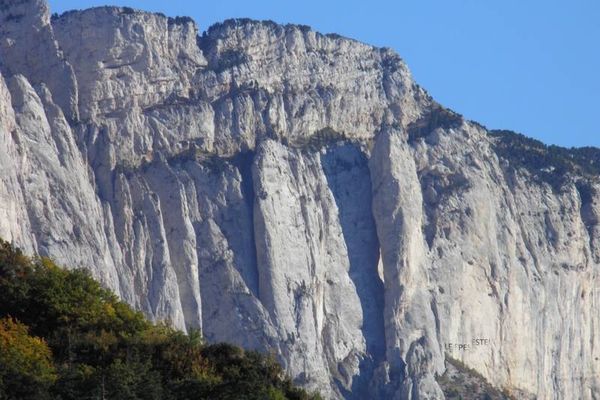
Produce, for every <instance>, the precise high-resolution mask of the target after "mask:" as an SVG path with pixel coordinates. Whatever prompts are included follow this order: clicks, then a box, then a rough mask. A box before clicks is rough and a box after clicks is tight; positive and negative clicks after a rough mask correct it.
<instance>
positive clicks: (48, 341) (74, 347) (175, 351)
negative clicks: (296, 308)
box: [0, 240, 319, 400]
mask: <svg viewBox="0 0 600 400" xmlns="http://www.w3.org/2000/svg"><path fill="white" fill-rule="evenodd" d="M318 398H319V397H318V395H309V394H307V393H306V392H304V391H303V390H301V389H299V388H296V387H294V386H293V385H292V382H291V381H290V379H289V378H287V377H286V376H285V374H284V372H283V370H282V368H281V367H280V366H279V364H277V363H276V361H275V360H274V359H273V357H268V356H264V355H261V354H259V353H257V352H251V351H244V350H242V349H241V348H238V347H235V346H231V345H228V344H217V345H206V344H204V343H203V341H202V339H201V337H200V335H199V334H198V333H197V332H192V333H191V334H189V335H185V334H183V333H181V332H178V331H176V330H174V329H172V328H170V327H168V326H166V325H155V324H152V323H150V322H149V321H148V320H146V319H145V318H144V316H143V315H142V314H141V313H139V312H136V311H134V310H132V309H131V308H130V307H129V306H128V305H126V304H125V303H123V302H121V301H119V300H118V299H117V298H116V296H115V295H113V294H112V293H111V292H109V291H108V290H105V289H104V288H102V287H101V286H100V285H99V284H98V283H97V282H96V281H95V280H93V279H92V278H91V277H90V276H89V275H88V274H87V273H86V272H85V271H82V270H77V271H67V270H64V269H61V268H59V267H57V266H56V265H55V264H54V263H53V262H52V261H50V260H48V259H46V258H35V259H31V258H28V257H26V256H24V255H23V254H22V253H21V251H19V250H17V249H14V248H13V247H11V246H10V245H9V244H8V243H6V242H4V241H1V240H0V399H6V400H12V399H15V400H16V399H19V400H26V399H40V400H44V399H61V400H68V399H73V400H74V399H113V400H121V399H127V400H137V399H143V400H153V399H157V400H158V399H167V400H169V399H186V400H188V399H189V400H192V399H261V400H262V399H272V400H275V399H276V400H283V399H294V400H309V399H318Z"/></svg>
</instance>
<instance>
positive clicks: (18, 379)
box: [0, 317, 56, 399]
mask: <svg viewBox="0 0 600 400" xmlns="http://www.w3.org/2000/svg"><path fill="white" fill-rule="evenodd" d="M55 380H56V371H55V369H54V365H53V363H52V354H51V353H50V349H49V348H48V346H47V345H46V342H45V341H44V340H43V339H40V338H37V337H33V336H30V335H29V332H28V330H27V327H26V326H25V325H23V324H21V323H20V322H18V321H16V320H14V319H12V318H10V317H6V318H3V319H1V320H0V398H2V399H45V398H49V388H50V387H51V385H52V384H53V383H54V381H55Z"/></svg>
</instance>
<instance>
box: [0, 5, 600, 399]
mask: <svg viewBox="0 0 600 400" xmlns="http://www.w3.org/2000/svg"><path fill="white" fill-rule="evenodd" d="M0 73H1V78H0V236H1V237H3V238H5V239H7V240H10V241H12V242H14V243H15V244H17V245H19V246H21V247H22V248H24V249H25V250H26V251H28V252H31V253H33V252H37V253H39V254H41V255H48V256H51V257H53V258H55V259H56V260H58V261H60V262H61V263H63V264H65V265H69V266H72V267H84V268H88V269H89V270H90V271H91V272H92V274H93V275H94V276H95V277H97V278H98V279H100V280H101V281H102V282H103V283H104V284H105V285H107V286H108V287H110V288H111V289H113V290H114V291H115V292H116V293H118V294H119V296H121V297H122V298H123V299H125V300H126V301H128V302H129V303H131V304H132V305H134V306H135V307H137V308H139V309H141V310H143V311H144V312H145V313H147V314H148V315H149V316H150V317H152V318H154V319H157V320H170V321H171V322H172V323H173V324H174V325H175V326H177V327H179V328H182V329H202V332H203V334H204V335H205V337H206V338H207V339H208V340H209V341H229V342H234V343H237V344H240V345H242V346H245V347H249V348H257V349H261V350H265V351H272V352H274V353H275V354H276V355H277V356H278V357H279V359H280V360H281V362H282V363H283V365H284V366H285V368H286V369H287V371H288V372H289V373H290V374H291V375H292V376H293V378H294V379H295V381H296V382H297V383H300V384H302V385H304V386H305V387H307V388H309V389H318V390H319V391H321V393H323V395H324V397H326V398H346V399H353V398H357V399H363V398H386V399H388V398H389V399H394V398H395V399H441V398H443V393H442V391H441V389H440V387H439V386H438V383H437V381H436V377H439V376H441V375H442V374H443V373H444V369H445V362H444V359H445V354H449V355H451V356H452V357H453V358H454V359H458V360H461V361H462V362H463V363H464V364H465V365H467V366H469V367H470V368H473V369H475V370H477V371H478V372H479V373H481V374H482V375H483V376H484V377H485V378H486V379H487V380H488V381H489V382H490V383H492V384H494V385H496V386H498V387H503V388H506V389H508V390H509V391H512V392H513V393H515V394H518V396H520V397H526V396H533V395H536V396H537V397H538V398H540V399H555V398H556V399H558V398H581V399H593V398H597V397H598V396H600V380H599V376H600V375H599V374H600V342H599V340H600V339H599V338H600V335H598V334H597V332H598V329H599V326H600V315H599V313H598V306H599V305H600V278H599V276H598V268H599V266H598V263H599V262H600V258H599V256H598V255H599V254H600V236H599V235H600V233H599V232H600V228H599V226H600V225H599V223H598V221H600V184H599V183H598V181H597V179H596V177H595V176H593V175H590V174H582V173H579V172H577V171H578V170H577V169H576V168H574V169H573V171H574V172H572V173H571V172H569V173H565V174H564V176H563V177H562V178H564V179H560V184H558V185H557V184H556V182H548V181H547V179H546V178H547V176H548V174H549V173H548V171H549V169H548V168H547V166H546V167H544V168H545V169H544V171H543V173H541V172H540V171H538V170H536V169H535V168H534V167H531V166H528V167H526V166H524V164H523V163H522V162H515V161H514V160H513V159H511V156H510V152H507V151H506V148H503V149H504V150H503V151H502V152H499V151H498V148H497V142H498V139H497V138H495V137H493V136H490V135H489V134H488V133H487V132H486V130H485V129H484V128H483V127H481V126H479V125H477V124H475V123H471V122H467V121H464V120H463V119H462V118H461V117H460V116H459V115H457V114H454V113H452V112H450V111H448V110H445V109H444V108H443V107H441V106H440V105H438V104H437V103H435V102H434V101H433V100H432V99H431V98H430V97H429V96H428V95H427V93H426V92H425V91H424V90H422V89H421V88H420V87H419V86H417V85H416V84H415V83H414V82H413V80H412V78H411V75H410V73H409V71H408V69H407V68H406V66H405V64H404V63H403V62H402V60H401V59H400V58H399V57H398V56H397V55H396V54H394V53H393V52H392V51H390V50H388V49H378V48H374V47H371V46H368V45H365V44H362V43H359V42H355V41H352V40H349V39H344V38H340V37H337V36H334V35H328V36H326V35H321V34H319V33H316V32H313V31H311V30H310V29H308V28H306V27H301V26H281V25H276V24H274V23H270V22H255V21H246V20H232V21H227V22H225V23H223V24H219V25H215V26H213V27H211V28H210V29H209V30H208V31H207V32H205V33H204V34H203V35H202V36H200V37H199V36H198V32H197V28H196V26H195V24H194V23H193V22H192V21H191V20H189V19H186V18H177V19H171V18H167V17H164V16H162V15H157V14H148V13H143V12H137V11H133V10H130V9H123V8H96V9H91V10H86V11H80V12H70V13H66V14H64V15H62V16H60V17H57V18H53V19H52V20H51V19H50V17H49V12H48V8H47V6H46V4H45V3H43V2H42V1H41V0H10V1H5V2H3V3H2V4H0ZM540 177H541V178H540Z"/></svg>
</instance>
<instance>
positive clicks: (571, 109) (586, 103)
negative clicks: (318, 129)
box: [49, 0, 600, 147]
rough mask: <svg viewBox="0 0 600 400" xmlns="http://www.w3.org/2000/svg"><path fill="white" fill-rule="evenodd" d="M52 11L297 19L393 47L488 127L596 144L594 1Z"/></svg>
mask: <svg viewBox="0 0 600 400" xmlns="http://www.w3.org/2000/svg"><path fill="white" fill-rule="evenodd" d="M49 3H50V6H51V8H52V11H53V12H58V13H61V12H63V11H66V10H70V9H77V8H79V9H81V8H87V7H92V6H98V5H107V4H110V5H121V6H129V7H134V8H140V9H145V10H149V11H160V12H162V13H164V14H167V15H169V16H177V15H181V16H183V15H187V16H191V17H192V18H194V19H195V20H196V22H197V23H198V25H199V27H200V30H201V31H203V30H204V29H206V28H207V27H208V26H210V25H211V24H212V23H214V22H218V21H222V20H224V19H227V18H232V17H249V18H255V19H271V20H274V21H276V22H280V23H287V22H292V23H300V24H305V25H310V26H312V27H313V28H314V29H316V30H318V31H321V32H324V33H328V32H335V33H339V34H341V35H344V36H348V37H352V38H355V39H358V40H361V41H363V42H366V43H370V44H373V45H377V46H387V47H391V48H393V49H395V50H396V51H397V52H398V53H399V54H400V56H401V57H402V58H404V60H406V62H407V63H408V66H409V67H410V69H411V71H412V73H413V75H414V76H415V78H416V80H417V81H418V82H419V83H420V84H421V85H422V86H423V87H425V88H426V89H427V90H428V91H429V92H430V93H431V95H432V96H433V97H434V98H436V99H437V100H438V101H439V102H440V103H442V104H444V105H445V106H447V107H450V108H452V109H453V110H455V111H457V112H459V113H461V114H463V115H464V116H465V117H466V118H469V119H474V120H476V121H479V122H481V123H483V124H484V125H486V126H487V127H488V128H503V129H512V130H515V131H518V132H521V133H523V134H526V135H528V136H531V137H535V138H537V139H540V140H542V141H544V142H546V143H549V144H558V145H562V146H568V147H570V146H599V147H600V123H599V122H600V121H599V120H600V109H599V108H600V1H598V0H570V1H567V0H563V1H559V0H502V1H485V0H453V1H448V0H396V1H393V0H388V1H383V0H370V1H358V0H346V1H327V0H303V1H296V2H290V1H285V0H255V1H248V0H230V1H225V0H207V1H201V2H200V1H190V0H188V1H184V0H169V1H164V0H163V1H157V0H144V1H142V0H100V1H98V0H49Z"/></svg>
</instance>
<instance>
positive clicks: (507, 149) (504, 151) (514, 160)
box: [489, 130, 600, 189]
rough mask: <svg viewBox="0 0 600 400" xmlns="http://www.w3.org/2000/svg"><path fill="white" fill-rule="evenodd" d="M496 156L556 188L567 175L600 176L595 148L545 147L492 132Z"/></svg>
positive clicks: (599, 155) (507, 133)
mask: <svg viewBox="0 0 600 400" xmlns="http://www.w3.org/2000/svg"><path fill="white" fill-rule="evenodd" d="M489 134H490V135H491V136H492V137H494V138H495V139H496V140H495V143H494V147H495V150H496V153H497V154H498V156H500V157H502V158H505V159H507V160H508V161H510V163H511V164H512V165H513V166H515V167H517V168H519V167H521V168H525V169H527V170H528V171H530V172H531V173H532V174H533V176H534V177H537V178H539V179H542V180H543V181H546V182H548V183H550V184H551V185H552V186H553V187H554V188H555V189H559V188H560V187H561V186H562V185H564V184H565V183H566V182H567V180H568V178H569V175H570V174H573V175H579V176H582V177H593V176H598V175H600V149H598V148H596V147H579V148H574V147H573V148H570V149H568V148H565V147H560V146H555V145H550V146H548V145H546V144H544V143H542V142H540V141H539V140H535V139H532V138H529V137H527V136H524V135H521V134H519V133H515V132H512V131H507V130H491V131H489Z"/></svg>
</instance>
